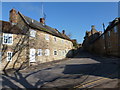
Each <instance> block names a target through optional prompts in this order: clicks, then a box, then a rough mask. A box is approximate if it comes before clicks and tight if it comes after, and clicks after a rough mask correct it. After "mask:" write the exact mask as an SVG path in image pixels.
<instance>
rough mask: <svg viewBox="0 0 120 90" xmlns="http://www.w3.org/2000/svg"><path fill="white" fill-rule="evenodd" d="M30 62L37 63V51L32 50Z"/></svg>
mask: <svg viewBox="0 0 120 90" xmlns="http://www.w3.org/2000/svg"><path fill="white" fill-rule="evenodd" d="M30 62H35V49H34V48H32V49H30Z"/></svg>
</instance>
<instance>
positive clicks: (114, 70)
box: [63, 48, 120, 79]
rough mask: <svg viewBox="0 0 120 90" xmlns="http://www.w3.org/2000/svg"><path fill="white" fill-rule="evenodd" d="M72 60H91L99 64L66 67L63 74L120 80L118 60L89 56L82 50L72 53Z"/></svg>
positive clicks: (119, 63) (119, 61)
mask: <svg viewBox="0 0 120 90" xmlns="http://www.w3.org/2000/svg"><path fill="white" fill-rule="evenodd" d="M73 56H74V57H71V58H73V59H76V58H77V59H91V60H94V61H97V62H99V63H90V64H73V65H72V64H70V65H66V66H65V69H64V71H63V73H64V74H83V75H92V76H99V77H105V78H110V79H120V58H115V57H103V56H98V55H95V54H91V53H89V52H87V51H85V50H83V49H82V48H79V49H77V50H75V51H73Z"/></svg>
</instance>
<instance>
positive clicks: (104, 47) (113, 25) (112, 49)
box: [83, 18, 120, 57]
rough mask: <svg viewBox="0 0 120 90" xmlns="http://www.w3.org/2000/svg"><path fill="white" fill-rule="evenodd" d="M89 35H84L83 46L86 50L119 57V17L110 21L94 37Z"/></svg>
mask: <svg viewBox="0 0 120 90" xmlns="http://www.w3.org/2000/svg"><path fill="white" fill-rule="evenodd" d="M86 33H87V32H86ZM94 35H95V34H94ZM91 37H92V35H89V36H87V35H86V36H85V39H84V42H83V47H84V48H86V50H89V51H90V52H92V53H96V54H100V55H110V56H118V57H120V18H116V19H114V20H113V21H112V22H110V24H109V26H108V27H107V28H106V30H105V31H104V33H102V34H101V33H100V34H99V35H98V36H97V37H96V38H95V37H92V39H94V40H92V39H91Z"/></svg>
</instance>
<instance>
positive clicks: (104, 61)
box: [2, 49, 120, 89]
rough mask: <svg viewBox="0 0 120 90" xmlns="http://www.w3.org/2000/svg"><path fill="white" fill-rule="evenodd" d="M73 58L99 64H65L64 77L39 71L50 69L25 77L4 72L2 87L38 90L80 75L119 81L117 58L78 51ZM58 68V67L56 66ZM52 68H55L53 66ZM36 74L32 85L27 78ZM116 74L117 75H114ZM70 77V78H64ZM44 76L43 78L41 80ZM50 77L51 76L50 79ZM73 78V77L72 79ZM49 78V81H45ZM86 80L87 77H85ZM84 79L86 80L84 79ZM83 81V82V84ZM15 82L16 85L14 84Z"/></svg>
mask: <svg viewBox="0 0 120 90" xmlns="http://www.w3.org/2000/svg"><path fill="white" fill-rule="evenodd" d="M74 54H75V56H74V57H72V58H73V59H74V58H75V59H76V58H77V59H85V58H86V59H92V60H95V61H98V62H99V63H91V64H66V65H65V66H64V67H63V68H64V70H63V72H62V74H64V76H59V75H58V76H57V75H56V76H55V75H53V73H51V74H50V73H46V74H45V75H44V74H43V75H42V74H41V73H40V72H41V71H46V70H51V69H52V68H45V69H42V70H37V71H33V72H31V73H28V74H26V75H23V73H21V72H19V71H17V72H14V73H13V74H12V75H8V74H7V73H6V72H5V74H3V75H2V79H3V81H2V86H3V88H4V87H8V88H17V89H20V88H21V86H22V87H23V88H26V89H30V88H40V87H41V86H42V85H44V84H45V83H48V82H54V81H56V80H57V79H70V78H71V79H75V78H80V75H87V76H89V75H92V76H98V77H105V78H110V79H120V72H119V71H120V67H119V62H118V61H119V60H118V59H117V58H104V57H99V56H96V55H92V54H90V53H88V52H86V51H84V50H81V49H80V50H78V51H77V52H74ZM57 67H58V66H57ZM54 68H56V67H55V66H54ZM36 73H38V76H39V77H38V79H39V80H37V81H36V82H35V83H34V84H31V82H29V81H28V79H27V78H28V77H29V76H32V75H34V74H36ZM114 73H117V74H114ZM65 75H71V76H65ZM75 75H78V76H75ZM43 76H44V78H43ZM50 76H53V77H52V78H51V77H50ZM74 76H75V77H74ZM47 78H49V79H47ZM87 78H88V77H87ZM85 79H86V78H85ZM84 81H85V80H83V82H84ZM15 82H16V83H15ZM17 83H18V84H17Z"/></svg>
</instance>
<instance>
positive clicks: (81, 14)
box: [2, 2, 118, 43]
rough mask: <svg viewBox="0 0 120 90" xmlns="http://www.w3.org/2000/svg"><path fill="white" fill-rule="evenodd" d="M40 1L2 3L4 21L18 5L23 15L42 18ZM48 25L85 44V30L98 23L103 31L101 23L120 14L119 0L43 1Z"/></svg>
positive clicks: (107, 22)
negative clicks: (115, 0)
mask: <svg viewBox="0 0 120 90" xmlns="http://www.w3.org/2000/svg"><path fill="white" fill-rule="evenodd" d="M41 7H42V3H41V2H2V20H4V21H9V11H10V10H11V9H12V8H15V9H16V10H17V11H20V12H21V13H22V14H23V15H25V16H28V17H30V18H32V19H35V20H37V21H39V19H40V18H41V17H42V14H41V10H42V9H41ZM43 7H44V9H43V10H44V13H45V14H46V24H47V25H48V26H50V27H52V28H56V29H58V30H59V31H60V32H62V30H65V32H66V34H67V35H68V34H70V35H71V39H77V42H78V43H82V42H83V39H84V36H85V32H86V30H88V31H89V30H91V25H95V27H96V30H98V31H103V26H102V24H103V23H104V24H105V26H106V27H107V26H108V24H109V22H110V21H112V20H114V19H115V18H116V17H118V3H117V2H44V3H43Z"/></svg>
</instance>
